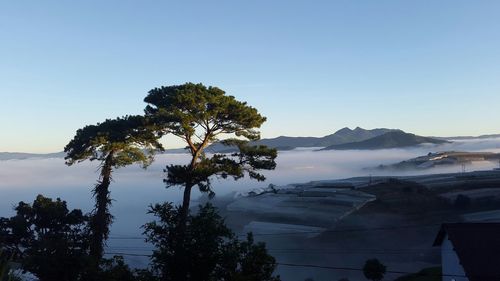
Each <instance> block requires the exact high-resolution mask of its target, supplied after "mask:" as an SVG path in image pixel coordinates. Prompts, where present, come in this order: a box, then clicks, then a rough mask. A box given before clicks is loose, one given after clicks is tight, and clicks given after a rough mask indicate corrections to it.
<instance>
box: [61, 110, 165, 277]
mask: <svg viewBox="0 0 500 281" xmlns="http://www.w3.org/2000/svg"><path fill="white" fill-rule="evenodd" d="M156 150H163V146H162V145H161V143H160V142H159V140H158V135H157V133H156V130H154V128H153V127H152V125H151V124H150V123H149V122H148V120H147V119H146V118H145V117H143V116H137V115H135V116H125V117H122V118H116V119H108V120H106V121H104V122H103V123H99V124H97V125H89V126H86V127H84V128H83V129H79V130H78V131H77V132H76V135H75V137H74V138H73V139H72V140H71V141H70V142H69V143H68V145H66V147H65V148H64V151H65V152H66V153H67V155H66V157H65V159H66V164H67V165H73V164H74V163H78V162H82V161H85V160H90V161H93V160H98V161H101V166H100V169H101V174H100V178H99V180H98V183H97V184H96V186H95V188H94V189H93V195H94V197H95V200H96V203H95V210H94V214H93V215H92V217H91V221H90V229H91V231H92V232H91V236H92V238H93V239H92V243H91V245H90V249H91V253H92V256H93V257H94V260H95V262H94V264H95V272H97V271H98V269H97V267H98V265H99V262H100V260H101V259H102V255H103V251H104V250H103V249H104V243H105V241H106V240H107V238H108V235H109V225H110V224H111V223H112V221H113V216H112V215H111V214H110V213H109V206H110V205H111V198H110V195H109V194H110V192H109V186H110V184H111V174H112V171H113V168H119V167H124V166H127V165H130V164H134V163H141V164H142V166H143V167H144V168H146V167H147V166H148V165H150V164H151V163H152V161H153V159H154V152H155V151H156Z"/></svg>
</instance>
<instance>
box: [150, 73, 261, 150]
mask: <svg viewBox="0 0 500 281" xmlns="http://www.w3.org/2000/svg"><path fill="white" fill-rule="evenodd" d="M144 101H145V102H146V103H148V104H149V105H148V106H147V107H146V110H145V111H146V114H147V115H148V116H154V120H155V122H156V123H155V124H156V125H158V127H160V128H162V129H163V131H164V133H171V134H174V135H176V136H179V137H182V138H190V137H192V136H194V135H195V134H196V133H197V131H196V130H197V129H198V128H200V129H202V130H203V131H204V132H206V133H207V134H206V135H205V136H203V137H202V138H200V141H201V142H200V143H188V145H190V146H191V145H193V147H190V149H191V151H192V152H193V153H194V152H195V151H194V150H196V149H197V148H199V147H200V145H202V143H203V141H207V142H213V141H214V140H216V137H217V136H218V135H219V134H236V135H237V136H243V137H245V138H247V139H251V140H257V139H259V138H260V136H259V133H258V132H257V131H254V130H253V128H259V127H260V126H261V125H262V123H264V122H265V121H266V118H265V117H263V116H261V115H260V114H259V113H258V112H257V109H255V108H253V107H251V106H248V105H247V104H246V102H240V101H237V100H236V99H235V98H234V97H233V96H229V95H226V93H225V92H224V91H223V90H221V89H219V88H217V87H206V86H204V85H202V84H193V83H186V84H184V85H179V86H168V87H160V88H155V89H152V90H151V91H149V95H148V96H147V97H146V98H145V99H144ZM204 146H206V143H205V145H204Z"/></svg>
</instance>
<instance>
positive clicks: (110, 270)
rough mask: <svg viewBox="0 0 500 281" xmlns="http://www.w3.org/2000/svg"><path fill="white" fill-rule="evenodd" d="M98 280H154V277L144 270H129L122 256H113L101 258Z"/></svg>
mask: <svg viewBox="0 0 500 281" xmlns="http://www.w3.org/2000/svg"><path fill="white" fill-rule="evenodd" d="M98 280H103V281H156V280H157V279H155V277H153V276H152V275H151V273H149V272H148V271H145V270H131V269H130V267H129V266H128V265H127V264H125V261H124V260H123V257H121V256H114V257H113V258H112V259H103V261H102V263H101V271H100V272H99V277H98Z"/></svg>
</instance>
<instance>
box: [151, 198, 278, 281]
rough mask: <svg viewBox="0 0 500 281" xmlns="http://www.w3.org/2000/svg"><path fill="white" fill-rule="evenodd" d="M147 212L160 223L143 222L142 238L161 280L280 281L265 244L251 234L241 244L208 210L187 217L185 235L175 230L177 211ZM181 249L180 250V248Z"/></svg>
mask: <svg viewBox="0 0 500 281" xmlns="http://www.w3.org/2000/svg"><path fill="white" fill-rule="evenodd" d="M150 213H152V214H154V215H155V216H156V217H157V218H159V220H157V221H152V222H150V223H147V224H146V225H145V226H144V228H145V234H146V235H147V237H148V241H149V242H151V243H152V244H153V245H154V246H155V248H156V249H155V250H154V252H153V257H152V263H153V267H154V268H155V269H156V270H157V272H158V276H159V278H160V280H165V281H169V280H172V281H174V280H175V281H279V280H280V278H279V277H273V272H274V269H275V268H276V260H275V259H274V258H273V257H272V256H270V255H269V254H268V253H267V249H266V247H265V244H263V243H255V242H254V240H253V237H252V236H251V235H249V236H248V237H247V240H245V241H239V240H238V239H236V236H235V234H234V233H233V232H232V231H231V230H230V229H229V228H228V227H227V226H226V225H225V223H224V220H223V219H222V217H221V216H220V215H219V214H218V212H217V210H216V209H215V208H214V207H212V206H211V205H209V204H207V205H205V206H200V209H199V212H198V213H197V214H195V215H191V214H189V215H188V218H187V221H186V225H185V231H184V232H183V235H182V236H180V235H179V232H178V229H179V226H180V224H181V223H182V222H181V221H180V220H179V216H180V215H181V210H180V208H176V207H174V206H173V205H172V204H170V203H164V204H156V205H154V206H152V207H151V209H150ZM179 248H182V249H183V250H182V251H179V250H178V249H179Z"/></svg>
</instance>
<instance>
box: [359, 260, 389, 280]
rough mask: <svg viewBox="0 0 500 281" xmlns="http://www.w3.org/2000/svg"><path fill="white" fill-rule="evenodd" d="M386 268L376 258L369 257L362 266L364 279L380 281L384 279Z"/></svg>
mask: <svg viewBox="0 0 500 281" xmlns="http://www.w3.org/2000/svg"><path fill="white" fill-rule="evenodd" d="M386 269H387V268H386V266H385V265H383V264H382V263H381V262H380V261H379V260H378V259H369V260H367V261H366V263H365V266H364V267H363V273H364V275H365V277H366V279H369V280H373V281H380V280H382V279H384V275H385V272H386Z"/></svg>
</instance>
